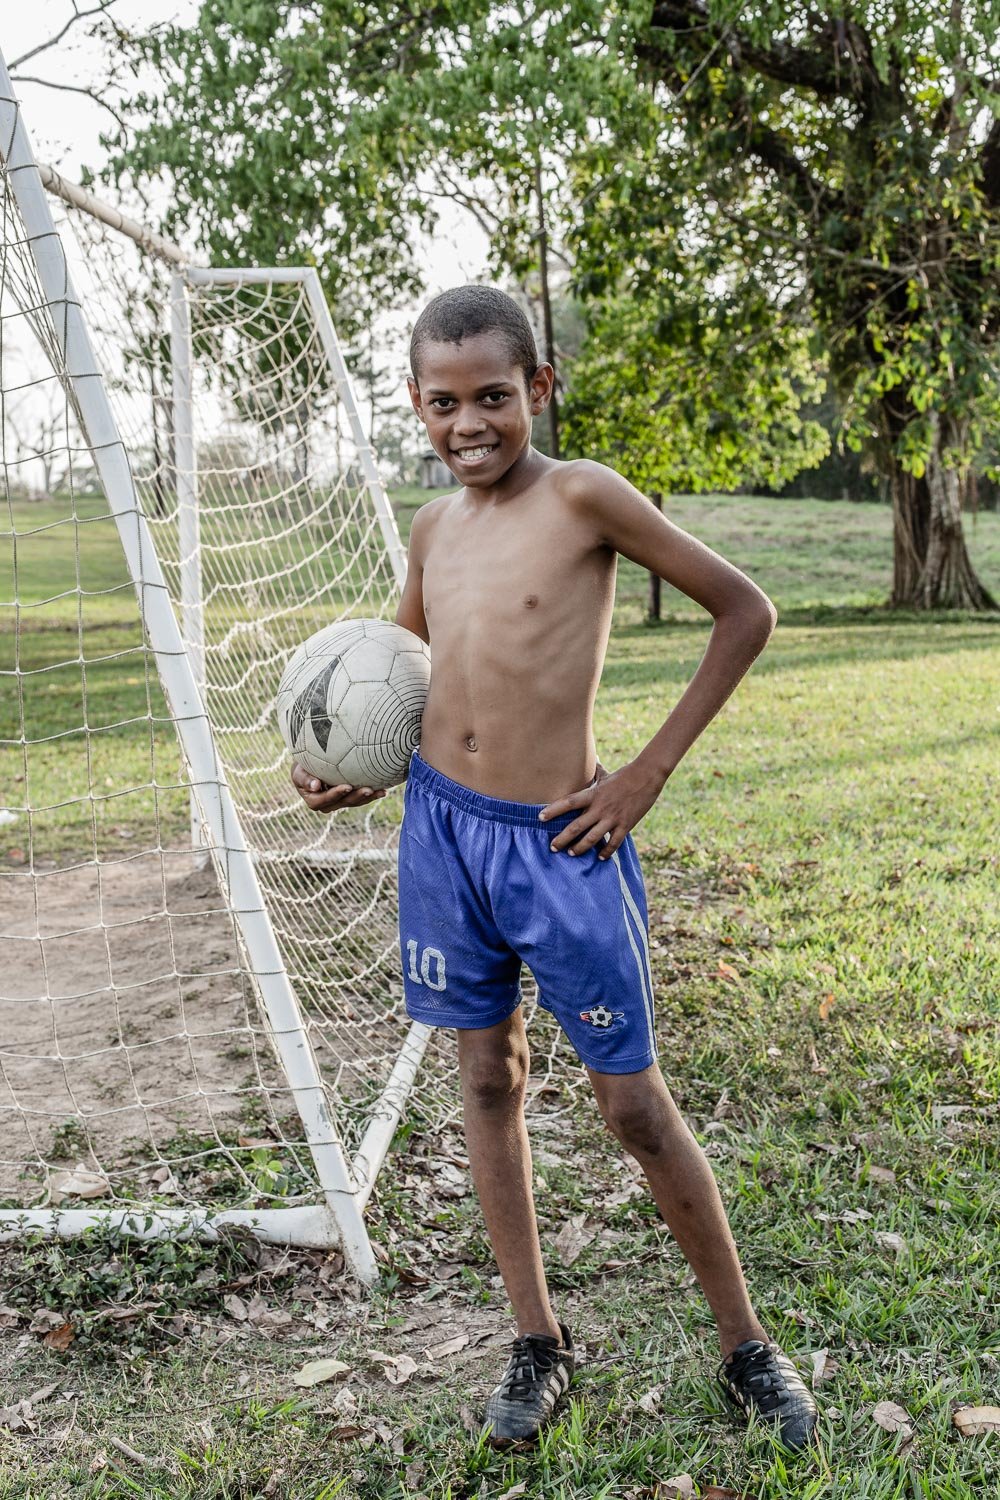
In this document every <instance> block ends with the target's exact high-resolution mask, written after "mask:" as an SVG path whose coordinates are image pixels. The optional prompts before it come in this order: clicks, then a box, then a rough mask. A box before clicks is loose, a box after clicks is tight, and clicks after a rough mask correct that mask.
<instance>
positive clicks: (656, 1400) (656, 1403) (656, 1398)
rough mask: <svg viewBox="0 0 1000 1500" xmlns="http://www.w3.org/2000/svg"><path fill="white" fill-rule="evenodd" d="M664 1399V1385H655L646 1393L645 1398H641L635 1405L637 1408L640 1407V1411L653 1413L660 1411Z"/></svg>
mask: <svg viewBox="0 0 1000 1500" xmlns="http://www.w3.org/2000/svg"><path fill="white" fill-rule="evenodd" d="M662 1399H663V1387H662V1385H654V1386H652V1387H651V1388H650V1389H649V1390H648V1391H647V1392H646V1394H645V1395H644V1396H640V1397H639V1399H638V1401H637V1402H636V1403H635V1404H636V1406H638V1408H639V1410H640V1411H648V1412H650V1413H652V1412H656V1411H659V1409H660V1402H661V1401H662Z"/></svg>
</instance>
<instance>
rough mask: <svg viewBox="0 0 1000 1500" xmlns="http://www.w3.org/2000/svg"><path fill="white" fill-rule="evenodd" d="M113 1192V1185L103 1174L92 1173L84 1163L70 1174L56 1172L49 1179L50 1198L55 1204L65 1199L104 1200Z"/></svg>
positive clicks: (79, 1164) (77, 1165)
mask: <svg viewBox="0 0 1000 1500" xmlns="http://www.w3.org/2000/svg"><path fill="white" fill-rule="evenodd" d="M110 1191H111V1184H110V1182H109V1181H108V1179H107V1178H106V1177H105V1176H104V1174H103V1172H92V1171H91V1170H90V1168H89V1167H85V1166H84V1165H83V1162H77V1164H76V1166H75V1167H72V1168H71V1169H70V1170H69V1171H68V1172H56V1173H54V1174H53V1176H52V1177H51V1178H50V1179H49V1197H50V1199H51V1201H52V1202H53V1203H61V1202H62V1201H63V1199H64V1198H104V1197H106V1196H107V1194H108V1193H110Z"/></svg>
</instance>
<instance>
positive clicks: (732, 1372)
mask: <svg viewBox="0 0 1000 1500" xmlns="http://www.w3.org/2000/svg"><path fill="white" fill-rule="evenodd" d="M722 1368H723V1372H724V1374H725V1376H726V1379H727V1380H731V1381H732V1383H733V1384H734V1385H736V1386H740V1385H743V1386H746V1387H748V1388H749V1390H750V1392H751V1393H752V1395H753V1396H754V1399H755V1400H756V1402H757V1405H758V1406H759V1407H760V1409H761V1411H762V1412H772V1411H774V1409H775V1407H776V1406H778V1405H780V1402H781V1388H782V1386H783V1385H784V1378H783V1376H782V1374H781V1371H780V1369H779V1368H778V1365H777V1361H776V1360H775V1357H774V1351H773V1350H772V1349H769V1348H768V1347H767V1345H766V1344H765V1345H764V1346H763V1347H762V1348H760V1349H748V1350H747V1351H746V1353H745V1354H740V1355H738V1356H737V1358H736V1360H735V1361H734V1362H733V1363H732V1364H726V1363H724V1364H723V1366H722Z"/></svg>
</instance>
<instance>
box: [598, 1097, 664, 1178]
mask: <svg viewBox="0 0 1000 1500" xmlns="http://www.w3.org/2000/svg"><path fill="white" fill-rule="evenodd" d="M601 1108H602V1111H603V1114H604V1118H605V1121H606V1122H607V1125H608V1128H609V1129H610V1130H611V1131H612V1133H613V1134H614V1135H615V1136H616V1137H617V1139H618V1140H619V1141H620V1142H621V1144H622V1145H623V1146H624V1147H625V1150H626V1151H627V1152H629V1154H630V1155H631V1156H634V1157H636V1158H637V1159H638V1160H639V1161H642V1160H643V1159H644V1158H646V1159H648V1158H649V1157H654V1156H659V1155H661V1153H662V1152H663V1151H664V1149H665V1147H666V1143H667V1136H668V1133H669V1121H668V1118H667V1113H666V1111H665V1110H664V1108H663V1104H662V1101H661V1100H660V1099H658V1098H657V1097H656V1096H655V1095H637V1094H621V1095H619V1096H612V1097H611V1098H610V1099H608V1100H605V1101H604V1102H603V1103H602V1106H601Z"/></svg>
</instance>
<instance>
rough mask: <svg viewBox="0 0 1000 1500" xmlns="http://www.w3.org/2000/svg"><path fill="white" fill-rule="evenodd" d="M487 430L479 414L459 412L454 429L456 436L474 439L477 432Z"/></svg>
mask: <svg viewBox="0 0 1000 1500" xmlns="http://www.w3.org/2000/svg"><path fill="white" fill-rule="evenodd" d="M485 430H486V423H485V422H484V421H483V419H482V417H481V416H480V415H479V413H478V412H464V413H463V412H459V414H458V416H457V417H456V419H455V425H454V428H453V431H454V432H455V433H456V434H458V435H462V436H468V437H474V436H475V434H476V433H477V432H485Z"/></svg>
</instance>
